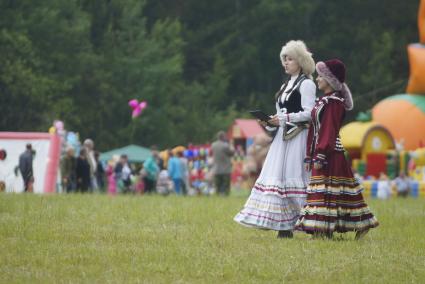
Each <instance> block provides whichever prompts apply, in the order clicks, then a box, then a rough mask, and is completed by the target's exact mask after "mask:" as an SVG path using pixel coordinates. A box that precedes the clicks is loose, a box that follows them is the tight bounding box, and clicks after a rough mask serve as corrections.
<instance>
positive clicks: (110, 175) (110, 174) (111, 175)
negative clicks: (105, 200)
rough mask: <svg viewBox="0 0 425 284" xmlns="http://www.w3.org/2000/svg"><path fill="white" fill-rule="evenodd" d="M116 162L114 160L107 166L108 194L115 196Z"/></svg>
mask: <svg viewBox="0 0 425 284" xmlns="http://www.w3.org/2000/svg"><path fill="white" fill-rule="evenodd" d="M114 169H115V162H114V160H110V161H108V165H107V166H106V180H107V182H108V194H109V195H115V194H117V183H116V180H115V171H114Z"/></svg>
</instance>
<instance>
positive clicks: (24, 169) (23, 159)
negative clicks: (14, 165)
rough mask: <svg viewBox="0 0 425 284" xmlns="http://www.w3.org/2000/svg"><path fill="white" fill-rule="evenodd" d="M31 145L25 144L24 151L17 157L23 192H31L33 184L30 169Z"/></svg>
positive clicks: (32, 174)
mask: <svg viewBox="0 0 425 284" xmlns="http://www.w3.org/2000/svg"><path fill="white" fill-rule="evenodd" d="M33 154H34V152H33V150H32V145H31V144H27V145H26V150H25V152H23V153H22V154H21V155H20V156H19V170H20V172H21V175H22V179H23V180H24V191H25V192H32V191H33V183H34V172H33V167H32V160H33Z"/></svg>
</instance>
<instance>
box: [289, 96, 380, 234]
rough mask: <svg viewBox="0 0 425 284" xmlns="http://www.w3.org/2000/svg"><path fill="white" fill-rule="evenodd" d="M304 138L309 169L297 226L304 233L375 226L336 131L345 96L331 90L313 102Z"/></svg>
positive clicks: (340, 121) (340, 122)
mask: <svg viewBox="0 0 425 284" xmlns="http://www.w3.org/2000/svg"><path fill="white" fill-rule="evenodd" d="M311 114H312V126H311V127H310V129H309V134H308V138H307V159H306V161H307V162H310V164H311V165H313V163H314V162H315V161H317V162H319V163H321V164H322V165H323V167H322V168H321V169H318V170H316V169H312V174H311V178H310V184H309V186H308V188H307V204H306V205H305V207H304V208H303V210H302V212H301V217H300V218H299V220H298V221H297V223H296V229H298V230H302V231H305V232H307V233H315V232H319V233H332V232H347V231H358V232H361V231H365V230H368V229H369V228H374V227H376V226H378V221H377V220H376V218H375V217H374V216H373V214H372V213H371V212H370V210H369V207H368V206H367V205H366V203H365V202H364V199H363V195H362V193H361V192H362V190H363V187H362V185H361V184H359V183H358V181H357V179H355V178H354V176H353V172H352V170H351V167H350V165H349V164H348V162H347V160H346V158H345V156H344V148H343V146H342V144H341V141H340V137H339V130H340V128H341V125H342V122H343V120H344V116H345V108H344V99H342V98H341V97H339V93H331V94H327V95H325V96H323V97H322V98H320V99H318V100H317V101H316V105H315V106H314V108H313V110H312V112H311Z"/></svg>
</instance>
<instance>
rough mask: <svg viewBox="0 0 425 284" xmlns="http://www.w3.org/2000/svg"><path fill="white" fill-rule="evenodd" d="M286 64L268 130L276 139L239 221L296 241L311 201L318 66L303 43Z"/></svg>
mask: <svg viewBox="0 0 425 284" xmlns="http://www.w3.org/2000/svg"><path fill="white" fill-rule="evenodd" d="M280 59H281V61H282V65H283V67H284V69H285V73H286V74H287V75H289V76H288V79H287V80H286V81H285V82H284V83H283V85H282V87H281V88H280V90H279V91H278V92H277V93H276V114H275V115H273V116H271V119H270V120H269V121H268V125H269V126H266V128H267V130H269V131H271V130H273V129H272V127H270V125H273V126H274V130H275V136H274V138H273V142H272V144H271V146H270V149H269V152H268V153H267V157H266V160H265V161H264V165H263V168H262V170H261V173H260V176H259V177H258V179H257V181H256V182H255V184H254V187H253V188H252V191H251V195H250V196H249V198H248V200H247V202H246V203H245V206H244V208H243V209H242V210H241V211H240V212H239V213H238V214H237V215H236V216H235V218H234V220H235V221H236V222H238V223H240V224H242V225H245V226H248V227H254V228H259V229H266V230H275V231H278V238H292V236H293V234H292V230H293V228H294V225H295V223H296V221H297V219H298V217H299V216H300V212H301V209H302V208H303V206H304V204H305V200H306V188H307V185H308V182H309V173H308V172H307V171H306V170H305V169H304V166H303V161H304V158H305V153H306V144H307V134H308V130H307V128H308V125H309V122H310V120H311V115H310V113H311V110H312V108H313V106H314V104H315V99H316V85H315V84H314V82H313V81H312V76H311V75H312V73H313V72H314V70H315V63H314V60H313V58H312V54H311V53H310V52H309V51H308V50H307V48H306V46H305V44H304V42H302V41H299V40H297V41H294V40H292V41H289V42H288V43H286V45H285V46H283V47H282V50H281V52H280Z"/></svg>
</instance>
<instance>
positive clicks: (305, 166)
mask: <svg viewBox="0 0 425 284" xmlns="http://www.w3.org/2000/svg"><path fill="white" fill-rule="evenodd" d="M304 169H305V170H306V171H307V172H309V171H311V165H310V163H304Z"/></svg>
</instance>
